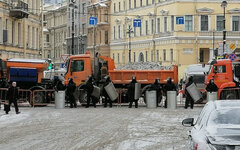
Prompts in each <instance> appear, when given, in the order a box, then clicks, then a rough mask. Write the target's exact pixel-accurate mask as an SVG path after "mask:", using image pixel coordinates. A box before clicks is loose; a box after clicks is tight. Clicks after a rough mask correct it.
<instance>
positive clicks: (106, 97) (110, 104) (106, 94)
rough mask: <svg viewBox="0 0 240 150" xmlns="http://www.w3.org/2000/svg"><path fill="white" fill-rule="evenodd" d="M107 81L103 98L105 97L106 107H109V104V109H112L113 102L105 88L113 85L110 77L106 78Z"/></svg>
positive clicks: (104, 85)
mask: <svg viewBox="0 0 240 150" xmlns="http://www.w3.org/2000/svg"><path fill="white" fill-rule="evenodd" d="M104 79H105V83H104V84H103V96H104V107H107V103H109V107H110V108H111V107H112V100H111V99H110V97H109V95H108V93H107V91H106V90H105V87H106V86H107V85H108V84H109V83H111V82H112V81H111V79H110V77H109V76H108V75H107V76H105V77H104Z"/></svg>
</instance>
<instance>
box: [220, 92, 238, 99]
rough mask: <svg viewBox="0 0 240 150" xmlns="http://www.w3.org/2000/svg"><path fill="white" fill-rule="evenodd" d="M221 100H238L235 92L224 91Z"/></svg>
mask: <svg viewBox="0 0 240 150" xmlns="http://www.w3.org/2000/svg"><path fill="white" fill-rule="evenodd" d="M221 99H236V93H235V91H231V92H230V91H223V92H222V93H221Z"/></svg>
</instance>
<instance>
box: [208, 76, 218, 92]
mask: <svg viewBox="0 0 240 150" xmlns="http://www.w3.org/2000/svg"><path fill="white" fill-rule="evenodd" d="M206 90H207V91H208V92H217V91H218V87H217V85H216V84H215V83H214V79H211V80H210V81H209V84H208V85H207V87H206Z"/></svg>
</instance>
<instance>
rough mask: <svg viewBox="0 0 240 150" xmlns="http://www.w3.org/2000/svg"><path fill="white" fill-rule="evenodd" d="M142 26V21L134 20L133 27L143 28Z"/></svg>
mask: <svg viewBox="0 0 240 150" xmlns="http://www.w3.org/2000/svg"><path fill="white" fill-rule="evenodd" d="M141 26H142V20H141V19H134V20H133V27H135V28H136V27H141Z"/></svg>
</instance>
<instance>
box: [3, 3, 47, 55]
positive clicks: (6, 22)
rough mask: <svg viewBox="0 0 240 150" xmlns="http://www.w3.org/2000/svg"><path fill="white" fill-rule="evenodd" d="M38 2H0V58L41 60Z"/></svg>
mask: <svg viewBox="0 0 240 150" xmlns="http://www.w3.org/2000/svg"><path fill="white" fill-rule="evenodd" d="M40 2H41V1H40V0H0V8H1V9H0V11H1V13H0V56H1V58H2V59H7V58H19V57H20V58H41V55H40V54H41V48H40V42H39V41H40V34H41V30H42V29H41V22H40Z"/></svg>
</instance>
